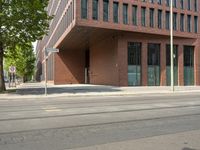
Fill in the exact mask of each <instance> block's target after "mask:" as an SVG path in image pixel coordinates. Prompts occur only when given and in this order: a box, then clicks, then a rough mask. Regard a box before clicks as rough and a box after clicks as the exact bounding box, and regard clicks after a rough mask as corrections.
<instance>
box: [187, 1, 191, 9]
mask: <svg viewBox="0 0 200 150" xmlns="http://www.w3.org/2000/svg"><path fill="white" fill-rule="evenodd" d="M187 1H188V2H187V6H188V7H187V8H188V10H191V0H187Z"/></svg>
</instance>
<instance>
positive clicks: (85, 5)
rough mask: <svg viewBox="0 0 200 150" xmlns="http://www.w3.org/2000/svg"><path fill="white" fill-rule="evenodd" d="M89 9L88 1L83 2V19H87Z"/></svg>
mask: <svg viewBox="0 0 200 150" xmlns="http://www.w3.org/2000/svg"><path fill="white" fill-rule="evenodd" d="M87 8H88V1H87V0H81V18H82V19H87Z"/></svg>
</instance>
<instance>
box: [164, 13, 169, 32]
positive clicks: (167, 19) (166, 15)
mask: <svg viewBox="0 0 200 150" xmlns="http://www.w3.org/2000/svg"><path fill="white" fill-rule="evenodd" d="M169 24H170V13H169V11H166V13H165V28H166V29H167V30H169V28H170V25H169Z"/></svg>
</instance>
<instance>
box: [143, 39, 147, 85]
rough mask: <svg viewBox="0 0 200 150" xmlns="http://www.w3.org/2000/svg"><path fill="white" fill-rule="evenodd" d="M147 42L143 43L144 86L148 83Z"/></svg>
mask: <svg viewBox="0 0 200 150" xmlns="http://www.w3.org/2000/svg"><path fill="white" fill-rule="evenodd" d="M147 57H148V56H147V42H143V43H142V86H147V85H148V70H147V69H148V64H147V63H148V62H147Z"/></svg>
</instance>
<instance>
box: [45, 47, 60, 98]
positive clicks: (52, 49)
mask: <svg viewBox="0 0 200 150" xmlns="http://www.w3.org/2000/svg"><path fill="white" fill-rule="evenodd" d="M58 52H59V49H56V48H45V51H44V60H45V62H44V78H45V95H46V96H47V60H48V55H49V53H58Z"/></svg>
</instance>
